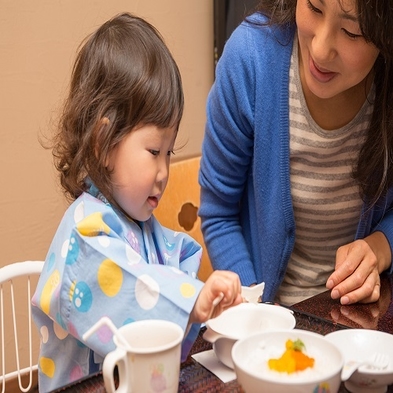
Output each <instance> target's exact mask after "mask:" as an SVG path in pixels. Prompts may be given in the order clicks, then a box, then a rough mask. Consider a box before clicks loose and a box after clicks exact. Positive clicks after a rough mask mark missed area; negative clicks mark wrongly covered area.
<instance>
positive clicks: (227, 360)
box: [203, 303, 296, 368]
mask: <svg viewBox="0 0 393 393" xmlns="http://www.w3.org/2000/svg"><path fill="white" fill-rule="evenodd" d="M295 325H296V320H295V317H294V316H293V313H292V311H291V310H289V309H287V308H284V307H281V306H275V305H270V304H263V303H261V304H254V303H241V304H239V305H238V306H235V307H231V308H229V309H228V310H225V311H224V312H223V313H222V314H220V315H219V316H218V317H216V318H212V319H210V320H208V321H207V322H206V327H207V330H206V332H205V333H204V335H203V338H204V339H205V340H206V341H209V342H211V343H212V344H213V349H214V352H215V354H216V356H217V358H218V359H219V360H220V361H221V362H222V363H223V364H225V365H226V366H227V367H229V368H233V367H234V365H233V362H232V355H231V351H232V346H233V344H234V343H235V342H236V341H237V340H240V339H242V338H245V337H248V336H250V335H252V334H255V333H258V332H263V331H269V330H275V329H288V330H290V329H293V328H294V327H295Z"/></svg>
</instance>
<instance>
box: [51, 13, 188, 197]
mask: <svg viewBox="0 0 393 393" xmlns="http://www.w3.org/2000/svg"><path fill="white" fill-rule="evenodd" d="M183 106H184V97H183V89H182V82H181V76H180V72H179V69H178V67H177V65H176V63H175V61H174V59H173V57H172V55H171V54H170V52H169V50H168V48H167V47H166V45H165V43H164V41H163V39H162V37H161V35H160V33H159V32H158V31H157V30H156V29H155V28H154V27H153V26H152V25H151V24H149V23H148V22H146V21H145V20H143V19H141V18H138V17H136V16H133V15H131V14H128V13H123V14H120V15H117V16H115V17H114V18H112V19H110V20H109V21H107V22H106V23H104V24H103V25H102V26H101V27H100V28H99V29H98V30H97V31H96V32H94V33H93V34H92V35H91V36H89V37H87V39H86V41H85V42H84V43H83V45H82V47H81V48H80V50H79V52H78V55H77V58H76V62H75V65H74V68H73V71H72V78H71V86H70V91H69V95H68V97H67V99H66V101H65V105H64V110H63V113H62V116H61V118H60V122H59V130H58V133H57V134H56V136H55V138H54V144H53V146H54V147H53V156H54V159H55V165H56V169H57V170H58V171H59V172H60V182H61V185H62V187H63V188H64V190H65V192H66V195H67V196H68V197H70V198H71V199H75V198H77V197H78V196H79V195H80V194H81V193H82V192H83V191H85V190H86V183H85V180H86V178H87V177H89V178H90V179H91V180H92V182H93V183H94V184H95V185H96V186H97V187H98V189H99V190H100V191H101V192H102V193H103V195H104V196H106V197H107V198H108V199H109V200H111V194H112V185H111V181H110V173H109V171H108V169H107V168H106V165H105V163H106V161H107V157H108V154H109V152H110V151H111V150H112V149H113V148H114V147H115V146H116V145H117V144H118V143H119V142H120V141H121V140H122V139H123V138H124V137H125V136H126V135H127V134H128V133H129V132H130V131H131V130H132V129H134V128H135V127H139V126H143V125H148V124H152V125H155V126H157V127H159V128H167V127H175V128H176V129H178V127H179V124H180V120H181V117H182V114H183Z"/></svg>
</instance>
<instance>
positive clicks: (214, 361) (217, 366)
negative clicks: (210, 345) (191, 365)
mask: <svg viewBox="0 0 393 393" xmlns="http://www.w3.org/2000/svg"><path fill="white" fill-rule="evenodd" d="M191 357H192V358H193V359H195V360H196V361H197V362H198V363H200V364H201V365H202V366H204V367H205V368H207V369H208V370H209V371H210V372H212V373H213V374H214V375H215V376H216V377H217V378H219V379H221V381H222V382H224V383H227V382H231V381H233V380H235V379H236V373H235V370H232V369H231V368H229V367H227V366H225V365H224V364H222V363H221V362H220V361H219V360H218V358H217V356H216V354H215V353H214V350H213V349H210V350H209V351H204V352H199V353H195V354H194V355H191Z"/></svg>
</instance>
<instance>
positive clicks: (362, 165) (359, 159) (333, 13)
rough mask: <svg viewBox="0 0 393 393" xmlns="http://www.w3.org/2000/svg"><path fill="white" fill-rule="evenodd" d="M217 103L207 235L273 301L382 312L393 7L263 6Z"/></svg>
mask: <svg viewBox="0 0 393 393" xmlns="http://www.w3.org/2000/svg"><path fill="white" fill-rule="evenodd" d="M257 11H258V12H257V13H256V14H254V15H252V16H250V17H248V18H247V20H246V21H245V22H244V23H243V24H242V25H241V26H240V27H239V28H238V29H237V30H236V31H235V32H234V33H233V35H232V36H231V38H230V39H229V40H228V42H227V44H226V46H225V48H224V52H223V55H222V57H221V59H220V61H219V63H218V65H217V69H216V80H215V83H214V86H213V88H212V90H211V92H210V94H209V98H208V104H207V125H206V133H205V138H204V142H203V148H202V161H201V172H200V184H201V187H202V190H201V207H200V211H199V214H200V216H201V219H202V230H203V233H204V239H205V242H206V245H207V248H208V252H209V256H210V259H211V261H212V264H213V267H214V268H215V269H228V270H232V271H235V272H237V273H238V274H239V275H240V278H241V281H242V284H243V285H254V284H256V283H259V282H262V281H265V283H266V286H265V292H264V294H263V300H265V301H272V300H275V301H279V302H281V303H283V304H287V305H290V304H293V303H296V302H298V301H301V300H303V299H305V298H307V297H310V296H313V295H315V294H317V293H320V292H322V291H325V290H326V288H328V289H330V290H331V296H332V298H334V299H340V301H341V304H352V303H355V302H374V301H376V300H378V298H379V296H380V277H379V275H380V273H382V272H383V271H389V272H392V264H391V255H392V248H391V245H393V215H392V212H391V210H392V209H391V207H392V203H393V193H392V188H391V186H392V182H393V168H392V164H391V157H392V155H393V107H392V103H393V70H392V53H393V40H392V37H393V7H392V6H391V3H390V1H389V0H382V1H378V2H368V1H364V0H298V1H297V2H293V1H289V0H288V1H285V0H275V1H274V0H271V1H261V2H260V4H259V6H258V9H257Z"/></svg>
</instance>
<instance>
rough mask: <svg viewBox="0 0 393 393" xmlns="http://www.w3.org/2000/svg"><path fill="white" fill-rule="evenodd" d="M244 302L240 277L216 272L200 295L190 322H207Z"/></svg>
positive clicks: (228, 272) (224, 272)
mask: <svg viewBox="0 0 393 393" xmlns="http://www.w3.org/2000/svg"><path fill="white" fill-rule="evenodd" d="M221 298H222V299H221ZM216 299H217V301H219V303H218V304H216V302H217V301H216ZM220 299H221V300H220ZM242 301H243V299H242V295H241V283H240V279H239V276H238V275H237V274H236V273H233V272H230V271H224V270H216V271H214V272H213V273H212V274H211V275H210V276H209V278H208V279H207V280H206V282H205V285H204V286H203V288H202V290H201V292H200V293H199V296H198V298H197V301H196V302H195V305H194V308H193V310H192V312H191V315H190V320H189V322H190V323H202V322H206V321H207V320H208V319H210V318H214V317H217V316H218V315H220V314H221V313H222V312H223V311H224V310H226V309H227V308H229V307H232V306H235V305H237V304H239V303H242Z"/></svg>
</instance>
